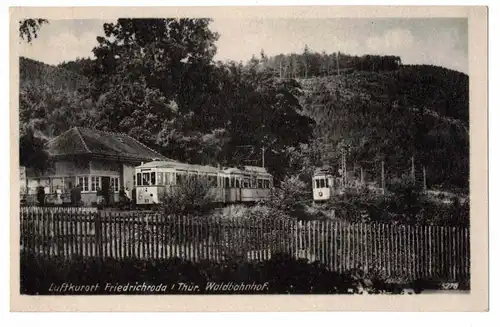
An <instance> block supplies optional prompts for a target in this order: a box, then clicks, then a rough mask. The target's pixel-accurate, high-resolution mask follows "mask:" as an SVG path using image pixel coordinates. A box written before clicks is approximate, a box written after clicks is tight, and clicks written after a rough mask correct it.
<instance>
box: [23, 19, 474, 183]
mask: <svg viewBox="0 0 500 327" xmlns="http://www.w3.org/2000/svg"><path fill="white" fill-rule="evenodd" d="M208 23H209V20H205V19H180V20H175V19H167V20H134V19H120V20H118V21H117V22H116V23H115V24H105V25H104V31H103V36H102V37H99V38H98V41H99V45H98V46H97V47H96V48H95V49H94V50H93V52H94V55H95V58H96V59H94V60H90V59H78V60H75V61H71V62H65V63H62V64H60V65H59V66H57V67H54V66H49V65H45V64H43V63H38V62H35V61H33V60H29V59H24V58H21V62H20V64H21V92H20V122H21V147H23V146H24V150H23V149H22V152H23V151H24V153H28V154H29V153H30V151H34V150H33V148H34V145H33V144H35V143H36V142H34V141H33V134H34V135H35V136H37V137H40V138H50V137H54V136H56V135H58V134H60V133H61V132H63V131H65V130H67V129H69V128H71V127H73V126H75V125H79V126H86V127H91V128H98V129H102V130H109V131H114V132H121V133H127V134H129V135H131V136H133V137H135V138H137V139H139V140H140V141H142V142H144V143H145V144H147V145H148V146H150V147H152V148H154V149H156V150H158V151H160V152H162V153H163V154H164V155H165V156H167V157H171V158H175V159H178V160H183V161H188V162H192V163H202V164H218V163H220V164H222V165H234V164H243V163H247V164H248V163H251V164H260V160H261V149H262V147H264V148H265V160H266V166H267V167H268V168H269V169H270V170H271V171H272V172H273V174H275V176H276V177H277V178H278V179H280V178H282V177H283V176H285V175H296V174H300V175H301V176H302V177H303V178H304V180H307V181H309V180H310V175H308V174H310V172H311V170H312V169H313V168H314V167H315V166H319V165H325V164H328V165H331V166H333V167H334V168H335V167H337V165H338V159H339V154H340V152H339V146H340V144H347V145H348V146H349V149H350V150H349V151H350V152H349V154H348V158H347V159H348V170H349V171H350V172H351V173H352V174H354V175H356V174H359V168H360V167H363V168H364V169H365V171H366V176H365V177H366V179H367V180H369V179H372V180H374V181H377V180H379V179H380V176H379V166H380V163H381V162H382V161H384V162H385V165H386V175H387V178H388V180H389V179H390V178H401V177H402V176H403V175H404V174H406V173H408V171H409V169H410V158H411V157H412V156H414V159H415V166H416V167H417V170H418V171H421V168H422V167H423V166H424V165H425V167H426V169H427V177H428V184H429V186H440V187H442V188H452V187H457V188H466V187H467V185H468V160H469V157H468V149H469V143H468V119H469V118H468V117H469V115H468V109H469V108H468V77H467V76H466V75H464V74H461V73H458V72H455V71H450V70H446V69H444V68H440V67H430V66H404V65H402V64H401V60H400V59H399V58H398V57H395V56H386V57H384V56H362V57H353V56H348V55H344V54H341V55H340V56H338V55H337V54H333V55H326V54H318V53H314V52H311V51H309V49H307V51H306V53H305V55H304V54H289V55H280V56H275V57H270V58H268V57H267V56H266V55H265V53H264V52H262V53H261V58H259V59H256V58H252V59H251V60H250V61H249V62H248V63H246V64H240V63H235V62H224V63H222V62H216V61H215V60H214V59H213V56H214V54H215V52H216V47H215V44H216V43H215V42H216V40H217V34H215V33H213V32H212V31H210V30H209V28H208ZM166 26H168V28H166ZM172 42H173V43H175V45H176V46H175V47H173V46H171V45H172ZM337 56H338V58H339V67H338V70H337V66H336V62H337V61H336V59H337ZM294 62H295V64H294ZM300 63H302V64H300ZM277 67H278V68H277ZM284 67H289V68H288V70H287V69H285V68H284ZM293 67H294V68H293ZM277 69H278V70H277ZM306 71H307V72H306ZM338 71H340V73H341V74H340V75H337V72H338ZM325 75H326V76H325ZM304 77H308V78H304ZM36 144H38V143H36ZM23 158H24V159H23ZM26 158H29V155H27V156H24V157H23V156H22V158H21V159H22V160H21V162H23V160H26ZM28 161H29V160H28ZM24 163H25V164H26V163H27V162H26V161H25V162H24ZM28 164H32V162H31V163H30V162H28Z"/></svg>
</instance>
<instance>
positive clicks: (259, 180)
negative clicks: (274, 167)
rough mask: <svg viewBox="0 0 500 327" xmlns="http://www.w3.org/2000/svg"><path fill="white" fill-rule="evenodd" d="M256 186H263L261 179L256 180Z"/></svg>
mask: <svg viewBox="0 0 500 327" xmlns="http://www.w3.org/2000/svg"><path fill="white" fill-rule="evenodd" d="M257 188H263V185H262V179H258V180H257Z"/></svg>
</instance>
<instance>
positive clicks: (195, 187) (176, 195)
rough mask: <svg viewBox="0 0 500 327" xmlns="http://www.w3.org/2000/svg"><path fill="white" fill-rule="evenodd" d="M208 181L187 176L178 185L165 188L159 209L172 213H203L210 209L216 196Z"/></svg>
mask: <svg viewBox="0 0 500 327" xmlns="http://www.w3.org/2000/svg"><path fill="white" fill-rule="evenodd" d="M210 190H211V184H210V183H209V181H207V180H204V179H200V178H187V179H186V180H184V181H183V182H182V183H181V184H180V185H176V186H174V187H172V188H171V189H169V190H167V193H166V194H165V196H164V198H163V202H162V205H161V206H160V208H161V210H163V211H164V212H165V213H167V214H169V213H173V214H193V213H194V214H203V213H206V212H208V211H210V210H211V209H212V208H213V206H214V202H215V201H216V198H215V196H214V194H212V193H211V191H210Z"/></svg>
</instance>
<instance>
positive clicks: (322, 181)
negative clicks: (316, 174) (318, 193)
mask: <svg viewBox="0 0 500 327" xmlns="http://www.w3.org/2000/svg"><path fill="white" fill-rule="evenodd" d="M319 186H320V187H321V188H324V187H325V180H324V179H323V178H322V179H320V180H319Z"/></svg>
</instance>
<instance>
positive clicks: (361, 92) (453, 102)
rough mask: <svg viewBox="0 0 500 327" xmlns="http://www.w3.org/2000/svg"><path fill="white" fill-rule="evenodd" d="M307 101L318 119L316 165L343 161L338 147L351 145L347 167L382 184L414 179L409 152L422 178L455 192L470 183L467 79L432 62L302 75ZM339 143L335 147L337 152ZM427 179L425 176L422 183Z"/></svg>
mask: <svg viewBox="0 0 500 327" xmlns="http://www.w3.org/2000/svg"><path fill="white" fill-rule="evenodd" d="M300 83H301V85H302V87H303V90H304V93H303V97H302V99H301V100H302V101H301V103H302V105H303V107H304V108H305V109H306V112H307V113H308V115H310V116H311V117H313V118H314V119H315V121H316V123H317V128H316V130H315V138H316V139H317V140H319V142H318V144H317V147H320V148H321V149H322V151H323V153H324V154H323V155H320V156H319V157H317V158H316V164H320V163H323V164H327V163H333V164H335V162H338V160H340V151H335V149H337V150H338V145H339V144H340V143H341V142H342V143H343V144H346V145H349V146H350V152H349V155H348V157H347V159H348V163H349V165H348V167H350V169H349V170H352V171H354V172H355V175H356V176H357V177H358V178H359V177H360V176H359V175H360V172H361V168H363V169H364V172H365V177H366V176H369V177H368V179H370V180H375V181H377V182H379V183H380V178H381V164H382V161H384V164H385V172H384V173H385V175H386V176H385V177H386V179H387V182H390V181H391V179H397V178H400V179H401V178H403V177H405V176H406V177H408V176H409V175H410V173H411V157H414V167H415V169H416V175H417V178H418V177H420V179H422V178H423V176H422V173H423V169H424V167H425V169H426V173H427V176H426V178H427V185H428V186H429V185H431V186H433V187H438V188H444V189H449V188H450V187H458V188H461V189H466V188H467V187H468V176H469V132H468V130H469V114H468V110H469V107H468V101H469V97H468V76H466V75H465V74H461V73H459V72H455V71H451V70H448V69H444V68H441V67H433V66H402V67H400V68H399V69H398V70H394V71H383V72H354V73H352V74H346V75H340V76H330V77H324V78H312V79H302V80H300ZM332 147H333V149H332ZM420 182H422V180H420Z"/></svg>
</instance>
